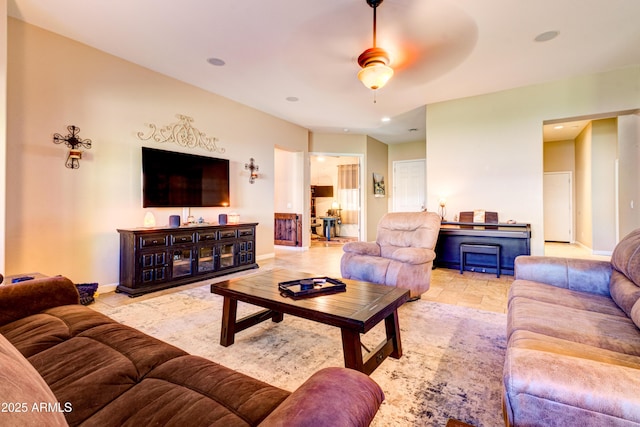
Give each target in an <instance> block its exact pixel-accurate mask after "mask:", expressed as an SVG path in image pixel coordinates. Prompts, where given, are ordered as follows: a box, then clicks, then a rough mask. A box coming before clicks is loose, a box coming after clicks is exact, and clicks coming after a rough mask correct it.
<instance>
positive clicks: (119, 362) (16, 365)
mask: <svg viewBox="0 0 640 427" xmlns="http://www.w3.org/2000/svg"><path fill="white" fill-rule="evenodd" d="M212 345H217V344H215V343H212ZM0 396H2V404H3V405H4V406H3V407H2V408H0V409H2V410H1V411H0V425H11V426H27V425H29V426H35V425H46V426H58V425H61V426H64V425H72V426H75V425H82V426H101V427H105V426H123V425H131V426H134V425H135V426H139V425H145V426H151V425H156V426H171V425H173V426H186V425H188V426H205V425H206V426H214V425H216V426H225V427H227V426H256V425H260V426H329V425H331V426H367V425H369V424H370V422H371V421H372V419H373V418H374V416H375V414H376V412H377V410H378V408H379V406H380V404H381V403H382V401H383V400H384V395H383V393H382V390H381V389H380V387H379V386H378V385H377V384H376V383H375V382H374V381H373V380H371V379H370V378H369V377H368V376H366V375H364V374H362V373H360V372H357V371H354V370H351V369H345V368H327V369H324V370H321V371H318V372H317V373H315V374H314V375H313V376H311V378H309V379H308V380H307V381H306V382H305V383H303V384H302V385H301V386H300V387H299V388H298V389H297V390H295V391H294V392H293V393H290V392H288V391H285V390H282V389H279V388H276V387H273V386H271V385H269V384H266V383H263V382H261V381H258V380H256V379H253V378H250V377H248V376H246V375H243V374H241V373H239V372H236V371H233V370H231V369H228V368H225V367H224V366H221V365H218V364H216V363H214V362H212V361H209V360H206V359H204V358H201V357H197V356H192V355H189V354H187V353H186V352H184V351H182V350H180V349H179V348H176V347H174V346H172V345H169V344H167V343H165V342H162V341H160V340H157V339H155V338H153V337H150V336H148V335H145V334H144V333H142V332H140V331H138V330H135V329H133V328H130V327H127V326H125V325H122V324H120V323H118V322H116V321H114V320H112V319H110V318H109V317H107V316H104V315H102V314H100V313H97V312H96V311H94V310H92V309H91V308H88V307H85V306H82V305H79V304H78V292H77V291H76V288H75V286H74V285H73V284H72V283H71V282H70V281H69V280H68V279H66V278H63V277H55V278H48V279H37V280H30V281H28V282H23V283H19V284H4V285H0Z"/></svg>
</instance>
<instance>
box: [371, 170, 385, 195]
mask: <svg viewBox="0 0 640 427" xmlns="http://www.w3.org/2000/svg"><path fill="white" fill-rule="evenodd" d="M384 194H385V190H384V176H383V175H381V174H379V173H375V172H374V174H373V195H374V196H375V197H384Z"/></svg>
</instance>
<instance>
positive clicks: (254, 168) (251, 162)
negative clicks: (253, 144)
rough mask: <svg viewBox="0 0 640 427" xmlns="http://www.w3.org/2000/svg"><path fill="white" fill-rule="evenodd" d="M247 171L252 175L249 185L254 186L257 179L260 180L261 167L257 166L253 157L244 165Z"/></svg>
mask: <svg viewBox="0 0 640 427" xmlns="http://www.w3.org/2000/svg"><path fill="white" fill-rule="evenodd" d="M244 168H245V170H249V171H250V172H251V173H250V174H249V183H250V184H253V183H254V182H256V178H258V170H259V169H260V167H259V166H258V165H256V164H255V160H254V159H253V157H251V158H250V159H249V163H245V164H244Z"/></svg>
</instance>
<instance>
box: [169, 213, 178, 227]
mask: <svg viewBox="0 0 640 427" xmlns="http://www.w3.org/2000/svg"><path fill="white" fill-rule="evenodd" d="M169 227H180V215H170V216H169Z"/></svg>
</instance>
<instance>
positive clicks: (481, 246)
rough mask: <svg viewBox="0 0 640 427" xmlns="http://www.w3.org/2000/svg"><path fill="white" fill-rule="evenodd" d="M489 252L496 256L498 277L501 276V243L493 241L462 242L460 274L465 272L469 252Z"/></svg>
mask: <svg viewBox="0 0 640 427" xmlns="http://www.w3.org/2000/svg"><path fill="white" fill-rule="evenodd" d="M469 253H472V254H488V255H495V256H496V277H500V245H497V244H493V243H462V244H461V245H460V274H463V272H464V267H465V264H466V262H467V254H469Z"/></svg>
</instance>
